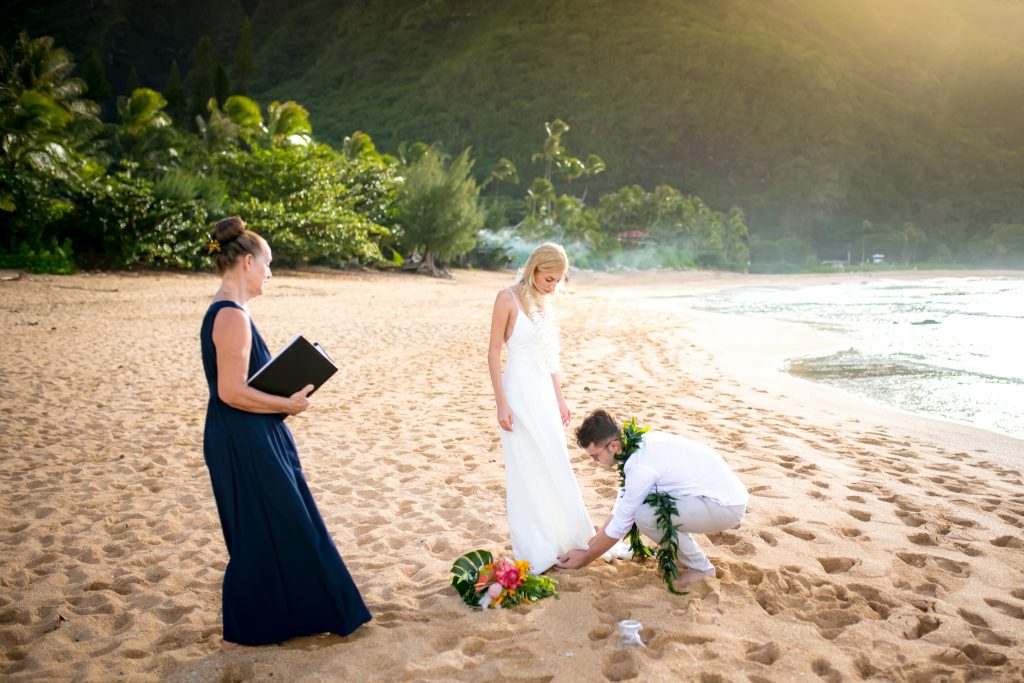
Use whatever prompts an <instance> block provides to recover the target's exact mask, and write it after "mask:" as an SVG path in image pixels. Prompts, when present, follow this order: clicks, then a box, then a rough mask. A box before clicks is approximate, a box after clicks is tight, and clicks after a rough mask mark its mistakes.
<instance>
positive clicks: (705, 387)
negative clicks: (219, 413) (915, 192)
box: [0, 271, 1024, 683]
mask: <svg viewBox="0 0 1024 683" xmlns="http://www.w3.org/2000/svg"><path fill="white" fill-rule="evenodd" d="M963 274H964V273H957V274H955V275H963ZM936 275H937V274H936V273H918V274H915V273H908V274H902V275H895V276H896V277H934V276H936ZM972 275H976V273H972ZM886 276H887V277H888V276H892V275H889V274H887V275H886ZM850 277H865V276H864V275H857V274H845V275H844V274H836V275H823V276H749V275H736V274H716V273H703V272H697V273H649V274H590V273H574V274H573V276H572V278H571V292H570V293H569V294H568V295H567V296H566V297H564V300H563V312H564V313H563V321H562V346H563V363H562V364H563V385H564V393H565V395H566V398H567V400H568V401H569V403H570V405H571V406H572V408H573V410H574V417H573V425H572V427H575V425H576V424H578V422H579V419H580V418H582V416H583V415H585V414H586V413H587V412H589V411H590V410H591V409H593V408H596V407H606V408H608V409H610V410H612V412H613V413H615V414H617V415H619V416H620V417H623V418H628V417H629V416H631V415H635V416H636V417H637V419H638V422H639V423H640V424H647V425H650V426H651V427H652V428H654V429H663V430H668V431H674V432H678V433H682V434H687V435H690V436H693V437H695V438H698V439H700V440H703V441H706V442H708V443H710V444H711V445H713V446H714V447H715V448H717V449H718V450H719V451H720V452H721V453H722V454H723V457H725V459H726V461H727V462H728V463H729V464H730V465H731V466H732V467H733V469H734V470H736V471H737V472H738V473H739V476H740V478H741V479H742V480H743V482H744V483H745V484H746V486H747V487H748V489H749V490H750V491H751V493H752V498H751V502H750V506H749V508H748V513H747V517H746V518H745V520H744V522H743V524H742V525H741V526H740V527H739V528H737V529H734V530H732V531H728V532H724V533H719V534H714V535H711V536H708V537H703V536H698V541H699V542H700V543H701V544H702V546H703V547H704V548H705V549H706V550H707V551H708V554H709V555H710V557H711V559H712V561H713V562H714V563H715V564H716V566H717V568H718V577H717V578H716V579H712V580H709V581H706V582H704V583H702V584H699V585H696V586H694V587H693V588H692V589H691V590H690V592H689V594H687V595H685V596H673V595H671V594H669V593H668V592H667V591H666V589H665V587H664V584H663V583H662V582H661V579H660V577H659V575H658V573H657V571H656V569H655V568H654V565H653V563H648V565H647V566H642V565H640V564H637V563H634V562H632V561H615V562H612V563H609V564H605V563H603V562H598V563H595V564H594V565H591V566H590V567H588V568H587V569H585V570H583V571H578V572H557V573H555V574H554V577H555V578H556V579H557V580H558V582H559V589H560V593H561V597H560V599H559V600H545V601H543V602H540V603H537V604H535V605H531V606H525V607H519V608H516V609H512V610H500V611H488V612H478V611H474V610H471V609H469V608H467V607H465V606H464V605H463V604H462V602H461V600H460V599H459V597H458V596H457V595H456V593H455V592H454V591H453V590H452V589H451V588H450V586H449V585H448V584H449V579H450V577H449V573H448V572H449V569H450V567H451V564H452V562H453V561H454V560H455V559H456V558H457V557H458V556H459V555H461V554H462V553H465V552H467V551H470V550H474V549H477V548H484V549H489V550H492V551H494V552H507V551H508V550H509V549H510V548H509V546H508V545H507V536H508V531H507V524H506V520H505V503H504V471H503V466H502V457H501V449H500V445H499V438H498V426H497V424H496V420H495V417H494V401H493V395H492V392H491V388H490V385H489V381H488V377H487V365H486V345H487V330H488V325H489V321H490V312H491V305H492V303H493V301H494V295H495V293H496V292H497V290H498V289H499V288H501V287H503V286H506V285H507V284H509V283H510V281H511V275H510V274H509V273H484V272H466V271H460V272H457V273H456V279H455V280H454V281H442V280H433V279H428V278H422V277H416V276H403V275H397V274H382V273H341V274H337V273H276V274H275V277H274V279H273V280H272V281H271V283H270V284H269V285H268V287H267V293H266V294H265V295H264V296H263V297H260V298H258V299H256V300H254V301H253V302H252V306H251V308H252V313H253V317H254V319H255V321H256V324H257V326H258V327H259V328H260V330H261V332H262V333H263V335H264V337H265V338H266V339H267V342H268V344H269V345H270V347H271V349H279V348H280V347H281V346H283V345H284V344H285V343H286V342H287V341H288V340H289V339H290V338H291V337H293V336H294V335H295V334H297V333H300V332H301V333H303V334H304V335H306V336H307V337H308V338H309V339H311V340H315V341H318V342H320V343H321V344H323V346H324V347H325V348H327V349H328V350H329V351H330V352H331V355H332V356H333V357H334V358H335V359H336V360H338V361H339V365H340V367H341V369H340V371H339V373H338V374H337V375H336V376H335V378H334V379H332V380H331V381H330V382H329V383H328V384H327V385H326V386H325V387H324V388H323V389H322V390H321V391H319V392H318V393H317V394H316V395H315V396H314V397H313V406H312V408H311V409H310V410H309V411H307V412H306V413H304V414H302V415H301V416H299V417H297V418H289V424H290V426H291V429H292V431H293V433H294V435H295V439H296V442H297V444H298V447H299V453H300V456H301V458H302V461H303V465H304V468H305V472H306V478H307V479H308V481H309V483H310V487H311V489H312V491H313V493H314V496H315V497H316V499H317V502H318V504H319V507H320V511H321V513H322V514H323V516H324V518H325V520H326V522H327V526H328V529H329V530H330V531H331V533H332V535H333V537H334V540H335V542H336V543H337V545H338V547H339V549H340V551H341V554H342V556H343V557H344V559H345V561H346V564H347V565H348V568H349V570H350V571H351V573H352V575H353V577H354V578H355V580H356V582H357V584H358V585H359V587H360V589H361V590H362V593H363V597H364V599H365V600H366V603H367V605H368V606H369V608H370V610H371V611H372V612H373V615H374V619H373V621H372V622H371V623H370V624H369V625H368V626H366V627H364V628H362V629H360V630H359V631H358V632H357V633H356V634H355V635H353V636H351V637H348V638H340V637H337V636H329V635H324V636H316V637H307V638H299V639H295V640H292V641H289V642H287V643H284V644H282V645H280V646H270V647H261V648H235V649H233V650H231V651H228V652H226V653H221V652H219V647H220V643H221V640H220V618H219V609H220V584H221V579H222V575H223V570H224V567H225V563H226V559H227V558H226V551H225V547H224V542H223V538H222V536H221V530H220V526H219V523H218V520H217V515H216V509H215V507H214V501H213V496H212V493H211V490H210V483H209V478H208V475H207V471H206V467H205V464H204V462H203V454H202V431H203V419H204V414H205V406H206V401H207V388H206V384H205V380H204V378H203V374H202V367H201V363H200V357H199V342H198V332H199V325H200V320H201V318H202V315H203V313H204V311H205V309H206V307H207V305H208V303H209V300H210V297H211V296H212V294H213V292H214V291H215V290H216V288H217V283H218V280H217V279H216V278H215V277H214V276H213V275H195V274H138V275H134V274H116V275H110V274H82V275H76V276H66V277H57V276H34V275H23V276H22V277H21V278H20V279H17V280H4V281H0V345H2V348H3V356H2V360H0V380H2V381H0V396H2V401H0V444H2V454H3V458H2V461H0V509H2V517H0V519H2V525H0V540H2V553H3V555H2V563H0V587H2V590H0V653H2V656H0V678H3V679H5V680H11V681H114V680H127V681H248V680H261V681H267V680H270V681H470V680H472V681H495V682H497V681H522V682H526V681H530V682H541V681H555V682H558V681H592V680H609V681H623V680H638V681H679V680H687V681H702V682H705V683H712V682H715V681H752V682H754V683H764V682H767V681H803V680H807V681H817V680H823V681H829V682H836V681H853V680H863V679H875V680H887V681H920V682H922V683H924V682H926V681H928V682H930V681H967V680H995V681H1002V680H1005V681H1019V680H1021V679H1022V677H1024V647H1022V642H1024V475H1022V474H1021V472H1022V471H1024V441H1021V440H1017V439H1012V438H1009V437H1003V436H999V435H997V434H994V433H990V432H984V431H980V430H976V429H972V428H970V427H967V426H963V425H958V424H954V423H950V422H944V421H939V420H931V419H927V418H923V417H918V416H913V415H909V414H907V413H904V412H901V411H898V410H894V409H889V408H885V407H883V406H880V405H876V404H873V403H869V402H867V401H863V400H859V399H857V398H854V397H852V396H850V395H847V394H844V393H842V392H840V391H838V390H835V389H830V388H828V387H824V386H820V385H815V384H811V383H808V382H805V381H803V380H800V379H796V378H793V377H790V376H787V375H784V374H781V373H779V372H777V371H776V370H775V369H774V368H775V367H776V365H777V360H778V359H781V358H783V357H785V356H786V355H788V354H793V353H799V352H804V351H809V350H812V349H814V348H820V347H827V346H828V345H829V344H831V343H833V341H832V340H829V339H828V338H825V337H823V336H822V337H818V336H815V335H810V334H809V333H807V332H806V331H801V332H799V333H797V332H796V331H795V330H794V328H793V327H792V326H789V325H787V324H785V323H774V322H770V321H760V320H753V319H739V318H734V317H729V316H724V315H715V314H710V313H709V314H701V315H693V316H689V317H686V316H681V315H677V314H673V313H672V312H670V311H669V310H668V309H667V308H666V306H665V301H667V300H668V298H670V297H673V296H681V295H687V294H695V293H702V292H710V291H716V290H721V289H726V288H731V287H740V286H746V285H750V284H765V283H792V284H794V285H795V284H798V283H801V282H824V281H828V279H829V278H832V279H836V278H850ZM567 437H568V433H567ZM570 456H571V459H572V465H573V468H574V470H575V472H576V475H577V477H578V480H579V483H580V487H581V490H582V492H583V497H584V500H585V501H586V503H587V507H588V509H589V510H590V513H591V517H592V519H593V520H594V521H595V522H597V523H600V522H601V521H603V519H604V518H605V516H606V515H607V514H608V512H609V510H610V508H611V503H612V498H613V496H614V492H615V487H616V483H617V479H616V475H615V473H614V472H612V471H607V470H599V469H598V468H596V467H595V466H594V465H593V463H591V461H590V459H589V458H588V457H587V456H586V455H585V454H584V453H583V452H582V451H579V450H578V449H575V448H571V449H570ZM627 618H628V619H637V620H639V621H641V622H642V623H643V631H642V633H641V635H642V636H643V638H644V639H645V641H646V644H647V646H646V647H645V648H643V649H618V648H617V634H616V628H615V626H616V623H617V622H618V621H620V620H622V619H627Z"/></svg>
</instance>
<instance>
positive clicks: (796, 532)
mask: <svg viewBox="0 0 1024 683" xmlns="http://www.w3.org/2000/svg"><path fill="white" fill-rule="evenodd" d="M782 530H783V531H785V532H786V533H787V534H789V535H790V536H795V537H797V538H799V539H801V540H803V541H813V540H814V538H815V536H814V534H812V533H811V532H810V531H808V530H807V529H801V528H799V527H792V526H784V527H782Z"/></svg>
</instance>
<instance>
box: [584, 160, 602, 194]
mask: <svg viewBox="0 0 1024 683" xmlns="http://www.w3.org/2000/svg"><path fill="white" fill-rule="evenodd" d="M605 168H606V166H605V163H604V159H602V158H601V157H599V156H597V155H596V154H588V155H587V160H586V161H585V162H583V175H584V177H585V178H586V179H587V180H586V182H585V183H584V184H583V196H582V197H581V199H582V200H583V201H584V202H585V201H587V190H589V189H590V179H591V178H593V177H594V176H596V175H597V174H598V173H604V171H605Z"/></svg>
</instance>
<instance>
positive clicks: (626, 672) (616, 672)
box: [601, 650, 640, 681]
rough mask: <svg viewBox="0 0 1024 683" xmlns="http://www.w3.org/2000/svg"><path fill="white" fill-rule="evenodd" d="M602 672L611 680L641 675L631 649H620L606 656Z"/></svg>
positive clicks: (624, 679)
mask: <svg viewBox="0 0 1024 683" xmlns="http://www.w3.org/2000/svg"><path fill="white" fill-rule="evenodd" d="M601 673H603V674H604V677H605V678H606V679H608V680H609V681H627V680H629V679H631V678H636V677H637V676H639V675H640V669H639V668H638V667H637V664H636V658H635V657H634V656H633V653H632V652H630V651H629V650H619V651H618V652H615V653H613V654H612V655H610V656H608V657H607V658H605V662H604V666H602V667H601Z"/></svg>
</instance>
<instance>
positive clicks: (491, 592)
mask: <svg viewBox="0 0 1024 683" xmlns="http://www.w3.org/2000/svg"><path fill="white" fill-rule="evenodd" d="M501 591H502V588H501V584H500V583H492V584H491V585H490V586H488V587H487V597H489V598H490V599H491V600H496V599H497V598H498V596H499V595H501Z"/></svg>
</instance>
